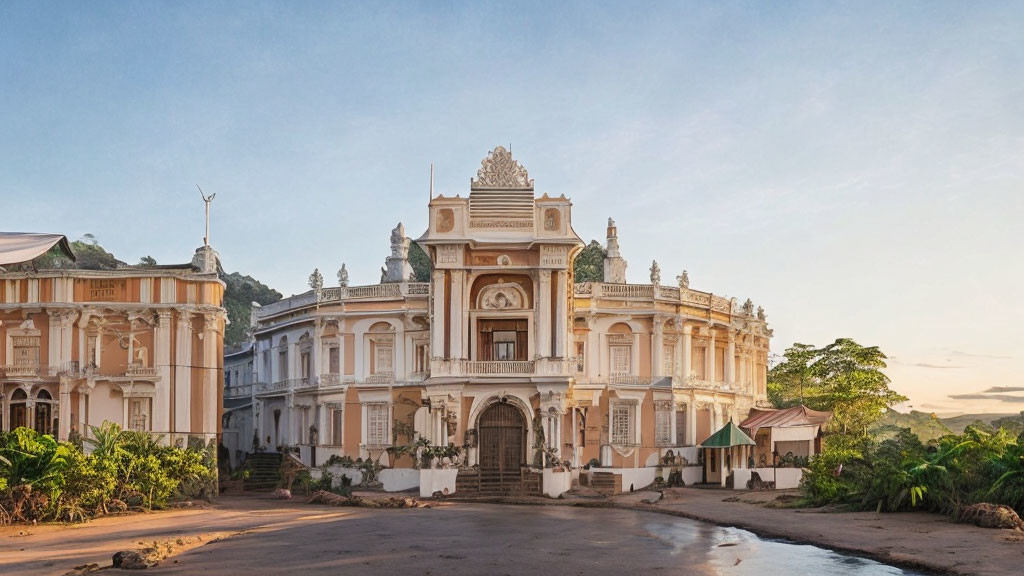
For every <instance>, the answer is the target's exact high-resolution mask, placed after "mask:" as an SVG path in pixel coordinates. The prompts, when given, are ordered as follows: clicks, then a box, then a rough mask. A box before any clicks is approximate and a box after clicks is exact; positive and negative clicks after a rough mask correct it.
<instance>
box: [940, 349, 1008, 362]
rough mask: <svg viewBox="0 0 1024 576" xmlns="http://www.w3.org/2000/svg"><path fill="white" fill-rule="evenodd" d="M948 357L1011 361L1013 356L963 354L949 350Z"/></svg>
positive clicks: (960, 351) (959, 351)
mask: <svg viewBox="0 0 1024 576" xmlns="http://www.w3.org/2000/svg"><path fill="white" fill-rule="evenodd" d="M949 354H950V356H959V357H961V358H988V359H990V360H1012V359H1013V356H997V355H994V354H975V353H973V352H964V351H962V350H951V351H950V353H949Z"/></svg>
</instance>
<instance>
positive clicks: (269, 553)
mask: <svg viewBox="0 0 1024 576" xmlns="http://www.w3.org/2000/svg"><path fill="white" fill-rule="evenodd" d="M658 496H659V495H658V494H657V493H638V494H632V495H624V496H621V497H616V498H614V499H584V498H568V499H563V500H557V501H555V500H550V499H529V500H527V501H524V500H517V501H516V502H518V503H525V502H529V503H534V504H541V505H542V507H541V509H539V510H538V509H537V507H526V506H492V505H488V504H475V503H464V502H444V503H441V504H439V505H435V506H434V507H432V508H428V509H415V510H378V509H360V508H332V507H327V506H318V505H308V504H305V503H304V502H302V501H301V500H298V501H297V500H293V501H290V502H279V501H271V500H266V499H263V498H259V497H250V496H243V497H225V498H222V499H220V500H219V501H218V503H217V504H216V505H215V506H212V507H210V508H209V509H190V510H176V511H169V512H160V513H153V514H140V515H133V516H124V517H118V518H104V519H100V520H95V521H92V522H89V523H87V524H82V525H75V526H36V527H24V526H22V527H7V528H2V529H0V574H63V573H64V572H66V571H67V570H69V569H71V568H72V567H74V566H79V565H83V564H87V563H97V564H99V565H100V566H105V565H109V564H110V558H111V556H112V555H113V553H114V552H116V551H118V550H123V549H130V548H138V547H139V546H140V544H139V543H140V542H144V543H150V542H152V541H154V540H166V539H174V538H176V537H181V536H195V535H199V536H202V538H203V540H202V541H203V542H204V543H206V544H205V545H202V546H200V547H198V548H195V549H192V550H189V551H185V552H182V553H180V554H178V555H176V556H174V557H172V558H170V559H167V560H164V561H163V562H162V563H161V565H160V566H158V567H156V568H152V569H150V572H157V573H167V574H186V573H189V574H191V573H202V574H238V573H244V572H249V573H251V574H278V573H295V572H308V573H340V572H339V571H342V572H344V571H345V568H346V567H349V568H352V567H359V568H361V569H364V570H365V569H370V570H369V573H404V574H428V573H430V574H442V573H443V574H447V573H463V574H482V573H487V574H492V573H493V574H529V573H545V572H547V571H548V570H549V569H553V567H554V566H566V565H567V563H568V565H570V566H572V567H574V568H573V569H572V570H569V571H568V573H580V574H584V573H585V574H603V573H623V572H627V573H628V572H631V571H635V570H640V569H643V570H648V569H649V570H654V571H658V570H665V569H666V568H673V567H681V566H685V567H687V570H686V571H684V572H679V573H688V574H730V575H732V574H735V575H745V574H763V573H767V572H772V571H776V572H778V573H780V574H800V573H804V574H821V573H831V574H836V575H838V574H863V575H868V574H871V575H874V574H898V573H900V572H899V571H898V570H895V571H892V569H889V568H887V567H885V566H878V565H874V566H872V565H870V563H864V564H860V563H858V562H860V561H859V560H857V559H856V558H849V557H841V556H839V555H835V554H833V553H831V552H827V551H825V550H819V549H816V548H811V547H804V548H802V549H800V550H799V551H798V552H794V550H796V549H794V548H792V547H788V545H783V544H777V543H772V542H764V541H762V540H758V539H756V538H754V537H753V536H751V535H748V534H746V533H745V532H742V531H741V530H735V529H729V528H718V527H715V526H708V525H706V524H698V523H688V522H681V521H679V520H678V519H675V518H673V517H674V516H683V517H687V518H691V519H705V520H710V521H712V522H714V523H716V524H719V525H721V526H734V527H737V528H743V529H747V530H751V531H752V532H755V533H757V534H759V535H762V536H766V537H773V538H784V539H787V540H791V541H794V542H800V543H816V544H820V545H822V546H825V547H829V548H834V549H838V550H843V551H848V552H854V553H856V554H859V555H864V556H868V557H871V558H876V559H879V560H880V561H883V562H888V563H896V564H900V565H904V566H919V567H924V568H930V569H933V570H936V571H940V572H949V573H956V574H978V575H985V576H988V575H996V574H999V575H1003V574H1021V573H1022V570H1021V566H1024V535H1022V534H1021V533H1019V532H1014V531H1005V530H992V529H983V528H977V527H973V526H965V525H959V524H953V523H951V522H949V521H948V520H947V519H945V518H943V517H941V516H937V515H931V514H882V515H876V514H874V513H825V512H821V511H814V510H803V509H772V508H765V507H763V506H762V505H761V504H760V503H758V502H759V501H764V500H766V499H771V498H774V495H772V496H765V495H763V494H737V493H734V492H723V491H718V490H698V489H676V490H670V491H666V492H665V495H664V497H663V498H661V499H660V500H659V501H658V502H657V503H655V504H644V503H642V502H641V501H642V500H643V499H655V498H657V497H658ZM737 498H738V500H735V501H723V500H726V499H737ZM567 505H568V506H569V507H566V506H567ZM573 505H576V506H578V507H575V508H574V507H572V506H573ZM579 506H583V507H600V508H608V507H614V508H619V509H613V510H609V509H600V510H594V509H582V508H580V507H579ZM650 512H659V513H660V514H651V513H650ZM211 542H212V543H211ZM722 546H724V547H722ZM531 551H532V552H531ZM626 551H628V552H626ZM793 558H797V559H799V558H806V559H807V563H806V564H804V563H801V562H800V561H797V560H794V559H793ZM556 571H559V572H560V573H565V571H564V570H556ZM661 573H665V572H661ZM667 573H677V571H676V570H670V571H669V572H667Z"/></svg>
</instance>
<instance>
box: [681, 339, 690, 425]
mask: <svg viewBox="0 0 1024 576" xmlns="http://www.w3.org/2000/svg"><path fill="white" fill-rule="evenodd" d="M681 340H682V341H683V354H682V358H683V361H682V364H683V366H682V370H683V382H686V380H687V379H689V378H690V372H691V371H692V370H693V368H692V366H693V360H692V358H691V355H692V353H693V326H690V325H689V324H684V325H683V337H682V338H681ZM690 404H693V402H691V403H690ZM687 421H689V416H687ZM690 440H691V441H692V437H691V438H690Z"/></svg>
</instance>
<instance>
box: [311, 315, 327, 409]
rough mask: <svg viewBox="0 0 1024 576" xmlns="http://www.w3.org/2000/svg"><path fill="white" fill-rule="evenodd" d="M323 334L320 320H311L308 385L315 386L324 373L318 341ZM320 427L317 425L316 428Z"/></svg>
mask: <svg viewBox="0 0 1024 576" xmlns="http://www.w3.org/2000/svg"><path fill="white" fill-rule="evenodd" d="M323 333H324V324H323V319H322V318H314V319H313V346H312V347H311V349H310V351H309V353H310V358H309V383H310V384H315V383H317V382H319V381H320V375H321V374H323V373H324V372H326V370H324V369H323V366H321V365H320V364H321V363H322V362H323V356H324V355H323V348H324V343H323V341H321V340H320V337H321V336H322V335H323ZM319 427H320V425H319V424H317V428H319Z"/></svg>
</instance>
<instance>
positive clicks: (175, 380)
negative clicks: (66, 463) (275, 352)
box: [0, 246, 226, 442]
mask: <svg viewBox="0 0 1024 576" xmlns="http://www.w3.org/2000/svg"><path fill="white" fill-rule="evenodd" d="M223 296H224V283H223V282H221V281H220V280H219V279H218V278H217V266H216V253H215V252H214V251H213V250H212V249H211V248H209V247H208V246H207V247H203V248H200V249H199V250H198V251H197V253H196V257H195V259H194V260H193V262H192V263H191V264H185V265H181V266H154V267H128V268H122V269H116V270H81V269H55V270H29V271H3V270H2V269H0V341H2V342H3V346H0V404H2V411H0V421H2V429H3V430H4V431H8V430H12V429H14V428H16V427H19V426H27V427H30V428H35V429H36V430H37V431H39V432H43V433H49V434H53V435H54V436H56V437H57V438H59V439H60V440H67V439H68V436H69V434H70V433H71V431H72V430H76V431H77V432H78V433H80V434H82V435H83V436H86V437H87V436H88V434H89V426H99V425H100V424H101V423H103V422H104V421H111V422H114V423H117V424H119V425H121V426H122V427H123V428H126V429H134V430H145V431H150V432H154V433H158V434H162V435H164V441H165V442H166V441H172V442H179V441H180V442H187V441H188V439H189V438H190V437H191V438H199V439H202V440H203V441H208V440H210V439H211V438H213V437H214V436H215V435H216V434H217V432H218V428H219V425H220V406H221V398H220V393H221V390H222V381H221V366H222V362H223V334H224V323H225V320H226V314H225V311H224V309H223V308H222V307H221V303H222V299H223Z"/></svg>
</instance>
